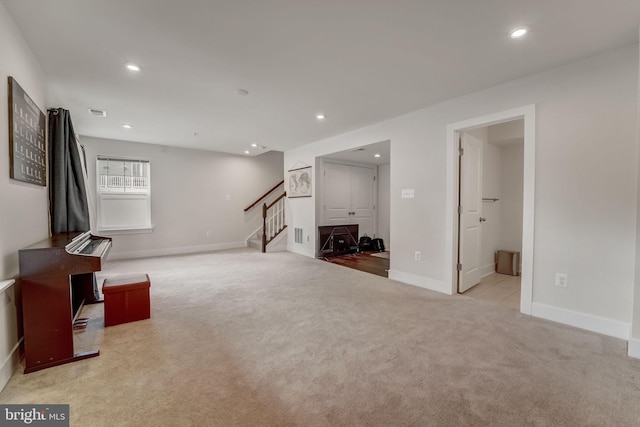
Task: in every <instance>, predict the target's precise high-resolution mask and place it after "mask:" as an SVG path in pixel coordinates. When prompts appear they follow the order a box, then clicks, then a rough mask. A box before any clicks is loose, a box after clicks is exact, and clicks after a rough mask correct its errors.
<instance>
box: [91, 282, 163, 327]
mask: <svg viewBox="0 0 640 427" xmlns="http://www.w3.org/2000/svg"><path fill="white" fill-rule="evenodd" d="M150 287H151V281H150V280H149V275H147V274H137V275H134V276H118V277H112V278H108V279H105V281H104V284H103V285H102V293H103V294H104V326H113V325H119V324H121V323H127V322H135V321H136V320H143V319H148V318H150V317H151V303H150V301H149V288H150Z"/></svg>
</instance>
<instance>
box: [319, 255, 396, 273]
mask: <svg viewBox="0 0 640 427" xmlns="http://www.w3.org/2000/svg"><path fill="white" fill-rule="evenodd" d="M375 254H377V252H373V253H372V252H360V253H355V254H348V255H342V256H335V257H330V258H322V259H323V260H325V261H327V262H331V263H333V264H339V265H342V266H344V267H349V268H353V269H355V270H360V271H365V272H367V273H371V274H375V275H378V276H382V277H389V258H383V257H381V256H376V255H375Z"/></svg>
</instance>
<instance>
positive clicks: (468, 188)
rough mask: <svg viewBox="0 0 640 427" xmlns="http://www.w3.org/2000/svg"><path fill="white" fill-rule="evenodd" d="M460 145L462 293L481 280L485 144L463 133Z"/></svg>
mask: <svg viewBox="0 0 640 427" xmlns="http://www.w3.org/2000/svg"><path fill="white" fill-rule="evenodd" d="M460 145H461V148H462V150H461V156H460V205H459V206H460V207H461V209H460V211H459V212H460V216H459V218H460V219H459V221H460V233H459V239H460V241H459V256H458V263H459V264H460V265H461V266H460V267H459V269H458V270H459V271H458V292H461V293H462V292H465V291H466V290H468V289H470V288H472V287H473V286H475V285H477V284H478V283H480V279H481V276H480V274H481V270H480V258H481V249H482V246H481V236H482V232H481V228H480V227H481V224H482V223H481V221H480V218H481V215H482V141H481V140H480V139H478V138H476V137H474V136H473V135H470V134H468V133H463V134H462V135H461V140H460Z"/></svg>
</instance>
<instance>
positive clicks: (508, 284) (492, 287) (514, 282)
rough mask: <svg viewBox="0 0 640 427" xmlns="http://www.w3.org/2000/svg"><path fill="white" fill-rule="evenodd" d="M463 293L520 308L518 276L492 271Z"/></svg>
mask: <svg viewBox="0 0 640 427" xmlns="http://www.w3.org/2000/svg"><path fill="white" fill-rule="evenodd" d="M463 295H466V296H469V297H471V298H476V299H480V300H483V301H489V302H494V303H496V304H499V305H502V306H505V307H510V308H515V309H517V310H519V309H520V276H509V275H507V274H499V273H492V274H490V275H488V276H486V277H484V278H483V279H482V280H481V281H480V283H479V284H477V285H476V286H474V287H473V288H471V289H469V290H468V291H467V292H465V293H464V294H463Z"/></svg>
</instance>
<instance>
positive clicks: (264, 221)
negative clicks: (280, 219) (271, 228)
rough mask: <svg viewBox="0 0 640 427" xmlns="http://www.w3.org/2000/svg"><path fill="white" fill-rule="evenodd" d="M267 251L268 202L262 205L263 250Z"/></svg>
mask: <svg viewBox="0 0 640 427" xmlns="http://www.w3.org/2000/svg"><path fill="white" fill-rule="evenodd" d="M266 251H267V204H266V203H265V204H263V205H262V252H263V253H264V252H266Z"/></svg>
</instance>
